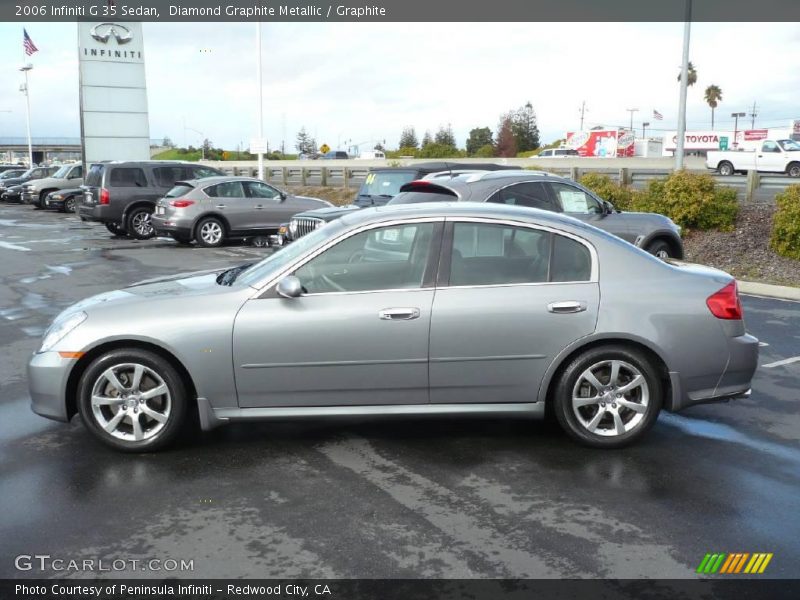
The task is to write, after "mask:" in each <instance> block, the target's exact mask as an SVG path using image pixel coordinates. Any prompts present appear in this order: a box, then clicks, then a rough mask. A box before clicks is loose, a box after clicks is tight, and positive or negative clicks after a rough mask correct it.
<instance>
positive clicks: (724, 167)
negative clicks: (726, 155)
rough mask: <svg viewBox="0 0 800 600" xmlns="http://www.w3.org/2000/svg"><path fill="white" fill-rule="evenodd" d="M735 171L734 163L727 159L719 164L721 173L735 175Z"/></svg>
mask: <svg viewBox="0 0 800 600" xmlns="http://www.w3.org/2000/svg"><path fill="white" fill-rule="evenodd" d="M734 173H736V171H735V170H734V168H733V164H732V163H729V162H728V161H725V162H721V163H720V164H719V174H720V175H733V174H734Z"/></svg>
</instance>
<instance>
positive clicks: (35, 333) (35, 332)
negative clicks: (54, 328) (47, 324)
mask: <svg viewBox="0 0 800 600" xmlns="http://www.w3.org/2000/svg"><path fill="white" fill-rule="evenodd" d="M20 329H22V331H23V332H24V333H25V335H27V336H30V337H35V338H38V337H42V336H43V335H44V330H45V328H44V327H21V328H20Z"/></svg>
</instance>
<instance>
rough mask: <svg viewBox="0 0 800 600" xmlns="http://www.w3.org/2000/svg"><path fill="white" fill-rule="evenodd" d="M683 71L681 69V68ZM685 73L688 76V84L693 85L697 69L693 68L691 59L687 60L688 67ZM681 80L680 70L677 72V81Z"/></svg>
mask: <svg viewBox="0 0 800 600" xmlns="http://www.w3.org/2000/svg"><path fill="white" fill-rule="evenodd" d="M681 71H683V69H681ZM687 75H688V76H689V81H688V85H694V84H695V83H697V71H695V69H694V65H693V64H692V61H689V69H688V71H687ZM680 80H681V72H678V82H680Z"/></svg>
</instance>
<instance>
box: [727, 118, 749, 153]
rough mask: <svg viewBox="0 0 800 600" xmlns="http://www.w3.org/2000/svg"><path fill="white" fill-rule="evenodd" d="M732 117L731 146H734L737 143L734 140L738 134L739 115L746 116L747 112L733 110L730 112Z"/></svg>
mask: <svg viewBox="0 0 800 600" xmlns="http://www.w3.org/2000/svg"><path fill="white" fill-rule="evenodd" d="M731 116H732V117H733V147H734V148H736V147H737V146H738V145H739V144H738V142H737V141H736V136H737V135H738V134H739V117H745V116H747V113H743V112H735V113H731Z"/></svg>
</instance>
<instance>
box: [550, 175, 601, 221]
mask: <svg viewBox="0 0 800 600" xmlns="http://www.w3.org/2000/svg"><path fill="white" fill-rule="evenodd" d="M548 185H549V186H550V189H551V190H553V194H555V196H556V198H558V201H559V202H560V203H561V207H562V208H563V209H564V212H568V213H580V214H601V213H602V212H603V209H602V208H601V207H600V203H598V202H597V200H595V199H594V198H592V197H591V196H590V195H589V194H587V193H586V192H584V191H583V190H581V189H578V188H576V187H573V186H571V185H567V184H566V183H549V184H548Z"/></svg>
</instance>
